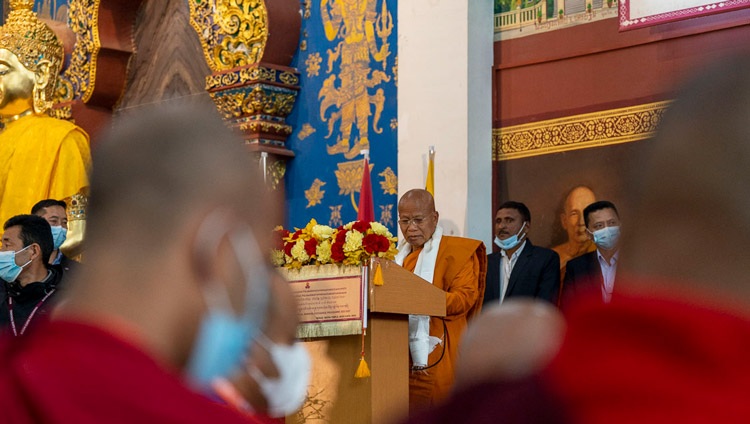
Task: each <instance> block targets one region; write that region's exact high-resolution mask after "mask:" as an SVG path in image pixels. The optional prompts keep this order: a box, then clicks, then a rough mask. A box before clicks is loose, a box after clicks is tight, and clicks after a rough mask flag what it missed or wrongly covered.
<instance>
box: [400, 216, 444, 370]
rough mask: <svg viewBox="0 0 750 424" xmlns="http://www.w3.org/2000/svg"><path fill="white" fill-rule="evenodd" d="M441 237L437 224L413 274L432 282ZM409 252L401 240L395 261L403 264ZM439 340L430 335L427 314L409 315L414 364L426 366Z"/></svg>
mask: <svg viewBox="0 0 750 424" xmlns="http://www.w3.org/2000/svg"><path fill="white" fill-rule="evenodd" d="M442 238H443V229H442V228H440V227H439V226H438V227H436V228H435V232H434V233H433V234H432V237H431V238H430V239H429V240H427V242H426V243H425V244H424V247H423V248H422V251H421V252H420V253H419V258H417V265H416V266H415V267H414V274H416V275H418V276H420V277H421V278H423V279H425V280H427V281H429V282H430V284H432V283H433V282H432V279H433V277H434V275H435V262H436V261H437V255H438V250H440V240H441V239H442ZM410 252H411V245H410V244H409V243H408V242H407V241H406V240H402V241H401V243H399V245H398V254H397V255H396V259H395V261H396V263H397V264H399V265H402V266H403V265H404V259H406V256H407V255H409V253H410ZM440 342H441V340H440V339H439V338H437V337H432V336H430V317H429V316H427V315H409V351H410V352H411V360H412V363H413V364H414V365H415V366H422V367H424V366H427V365H428V364H427V357H428V355H429V354H430V352H432V351H433V350H435V346H437V345H438V344H439V343H440Z"/></svg>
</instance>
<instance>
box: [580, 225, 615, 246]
mask: <svg viewBox="0 0 750 424" xmlns="http://www.w3.org/2000/svg"><path fill="white" fill-rule="evenodd" d="M587 231H588V230H587ZM589 232H590V231H589ZM590 233H591V232H590ZM591 235H593V236H594V244H595V245H596V247H598V248H600V249H604V250H612V249H614V248H615V247H617V242H618V241H619V240H620V227H619V226H617V227H604V228H602V229H601V230H596V231H594V232H593V233H591Z"/></svg>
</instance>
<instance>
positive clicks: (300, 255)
mask: <svg viewBox="0 0 750 424" xmlns="http://www.w3.org/2000/svg"><path fill="white" fill-rule="evenodd" d="M292 258H293V259H294V260H295V261H299V262H301V263H305V262H307V261H309V260H310V255H308V254H307V252H306V251H305V241H304V240H297V243H294V247H292Z"/></svg>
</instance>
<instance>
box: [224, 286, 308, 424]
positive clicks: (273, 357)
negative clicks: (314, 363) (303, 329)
mask: <svg viewBox="0 0 750 424" xmlns="http://www.w3.org/2000/svg"><path fill="white" fill-rule="evenodd" d="M268 309H269V311H268V319H267V320H266V327H265V328H264V329H263V333H262V334H261V335H259V336H258V337H257V338H256V340H255V344H254V345H253V347H252V349H251V351H250V356H249V358H248V359H247V362H246V366H245V368H244V370H243V371H242V372H238V373H236V374H235V375H234V376H233V377H232V378H231V379H229V380H227V379H219V380H216V381H215V382H214V385H213V386H214V390H215V391H216V393H217V394H218V395H219V397H221V398H222V399H223V400H224V401H226V402H227V403H229V404H231V405H234V406H236V407H237V408H238V409H240V410H242V411H246V412H250V413H253V414H260V415H267V416H269V417H274V418H281V417H285V416H288V415H292V414H294V413H295V412H296V411H297V410H299V408H300V407H302V404H303V402H304V400H305V395H307V385H308V383H309V381H310V372H311V362H310V357H309V356H308V352H307V349H305V347H304V346H303V344H302V343H301V342H298V341H297V340H296V333H297V324H298V323H299V319H298V316H297V308H296V300H295V298H294V295H293V294H292V292H291V290H290V289H289V284H288V283H287V282H286V281H285V280H283V279H282V278H281V277H279V276H278V275H275V277H274V278H273V281H272V284H271V300H270V302H269V305H268Z"/></svg>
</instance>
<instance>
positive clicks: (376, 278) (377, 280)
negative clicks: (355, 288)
mask: <svg viewBox="0 0 750 424" xmlns="http://www.w3.org/2000/svg"><path fill="white" fill-rule="evenodd" d="M373 274H375V275H373V277H372V284H373V285H376V286H382V285H383V271H382V270H381V269H380V263H378V264H377V265H375V272H374V273H373Z"/></svg>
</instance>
